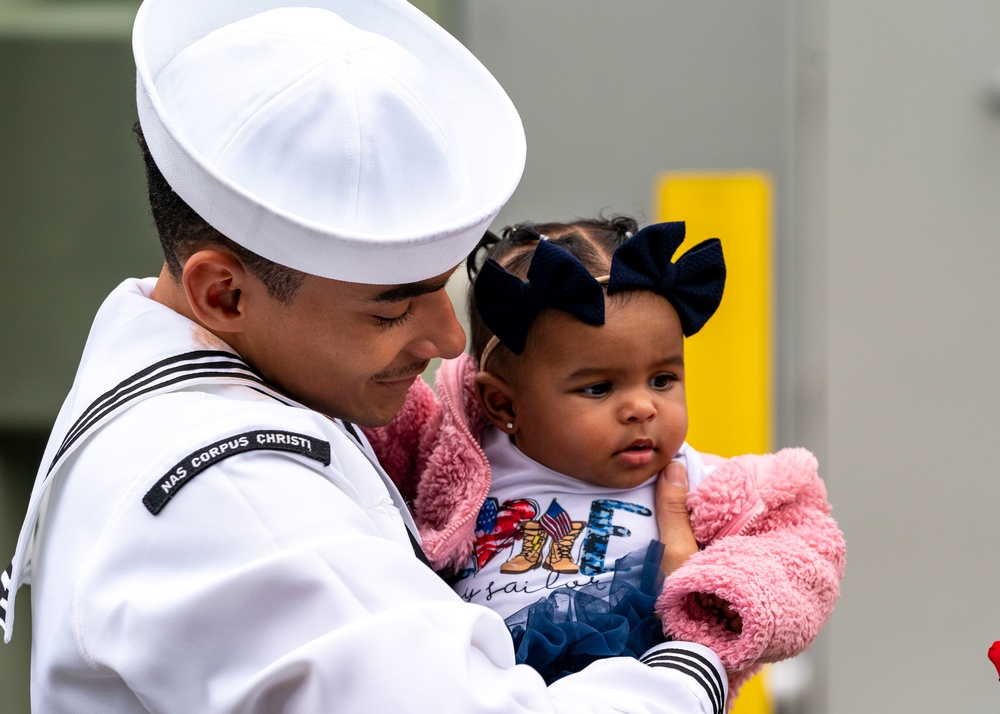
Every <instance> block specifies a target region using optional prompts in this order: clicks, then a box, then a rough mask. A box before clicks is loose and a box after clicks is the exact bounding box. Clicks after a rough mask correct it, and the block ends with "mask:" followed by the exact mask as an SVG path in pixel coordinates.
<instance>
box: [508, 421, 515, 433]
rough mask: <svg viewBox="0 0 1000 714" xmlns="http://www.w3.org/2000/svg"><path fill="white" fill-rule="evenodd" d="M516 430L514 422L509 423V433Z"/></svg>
mask: <svg viewBox="0 0 1000 714" xmlns="http://www.w3.org/2000/svg"><path fill="white" fill-rule="evenodd" d="M513 429H514V422H512V421H509V422H507V431H512V430H513Z"/></svg>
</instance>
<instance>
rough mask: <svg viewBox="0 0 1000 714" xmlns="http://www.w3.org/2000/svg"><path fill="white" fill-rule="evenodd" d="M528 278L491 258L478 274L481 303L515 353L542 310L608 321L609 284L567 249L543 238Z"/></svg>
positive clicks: (487, 319) (499, 336)
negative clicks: (606, 293)
mask: <svg viewBox="0 0 1000 714" xmlns="http://www.w3.org/2000/svg"><path fill="white" fill-rule="evenodd" d="M527 277H528V280H527V282H525V281H522V280H521V279H520V278H518V277H517V276H516V275H511V274H510V273H508V272H507V271H506V270H504V269H503V268H501V267H500V265H499V264H498V263H497V262H496V261H495V260H492V259H490V260H487V261H486V262H485V263H484V264H483V267H482V268H481V269H480V271H479V275H477V276H476V284H475V296H476V308H477V309H478V310H479V314H480V316H481V317H482V318H483V322H485V323H486V326H487V327H489V328H490V330H492V331H493V334H494V335H496V336H497V339H498V340H500V342H502V343H503V344H504V345H505V346H506V347H507V349H509V350H510V351H511V352H513V353H514V354H521V352H523V351H524V344H525V342H526V341H527V339H528V329H529V328H530V327H531V323H533V322H534V321H535V318H536V317H538V314H539V313H540V312H541V311H542V310H545V309H549V308H551V309H554V310H563V311H564V312H568V313H570V314H572V315H573V316H574V317H576V318H577V319H578V320H581V321H582V322H585V323H587V324H588V325H603V324H604V288H603V287H601V284H600V283H599V282H597V279H596V278H595V277H594V276H593V275H591V274H590V272H589V271H588V270H587V269H586V268H585V267H584V266H583V264H582V263H581V262H580V261H579V260H577V259H576V258H574V257H573V256H572V255H570V254H569V253H568V252H567V251H565V250H563V249H562V248H559V247H556V246H554V245H552V244H551V243H549V242H548V241H544V240H543V241H540V242H539V243H538V247H537V248H536V249H535V254H534V255H533V256H532V258H531V266H530V267H529V268H528V276H527Z"/></svg>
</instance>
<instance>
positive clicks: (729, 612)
mask: <svg viewBox="0 0 1000 714" xmlns="http://www.w3.org/2000/svg"><path fill="white" fill-rule="evenodd" d="M694 598H695V600H697V601H698V605H700V606H701V609H702V610H704V611H705V613H706V614H708V615H709V616H710V617H714V618H715V619H717V620H718V621H719V622H720V623H722V624H723V625H725V626H726V628H727V629H728V630H729V631H730V632H735V633H737V634H739V633H740V632H743V618H742V617H740V613H738V612H736V610H734V609H733V607H732V605H730V604H729V603H728V602H726V601H725V600H723V599H722V598H721V597H719V596H718V595H712V594H709V593H695V594H694Z"/></svg>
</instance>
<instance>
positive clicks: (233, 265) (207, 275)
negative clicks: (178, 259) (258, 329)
mask: <svg viewBox="0 0 1000 714" xmlns="http://www.w3.org/2000/svg"><path fill="white" fill-rule="evenodd" d="M182 281H183V283H184V293H185V294H186V295H187V300H188V305H189V306H190V307H191V310H192V312H193V313H194V316H195V317H196V318H197V319H198V321H199V322H201V323H202V324H203V325H204V326H205V327H207V328H208V329H209V330H211V331H213V332H242V331H243V325H244V323H245V322H246V303H247V297H248V296H245V295H244V294H243V293H244V291H245V290H246V289H247V288H248V287H251V290H252V286H250V285H249V282H250V281H249V280H248V275H247V270H246V268H245V267H244V266H243V263H241V262H240V261H239V260H237V259H236V257H235V256H233V255H231V254H230V253H227V252H224V251H221V250H214V249H206V250H199V251H198V252H197V253H194V254H192V255H191V256H190V257H189V258H188V259H187V260H186V261H185V262H184V274H183V277H182Z"/></svg>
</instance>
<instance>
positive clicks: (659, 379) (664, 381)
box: [649, 372, 677, 389]
mask: <svg viewBox="0 0 1000 714" xmlns="http://www.w3.org/2000/svg"><path fill="white" fill-rule="evenodd" d="M676 381H677V377H675V376H674V375H672V374H670V373H668V372H664V373H662V374H658V375H656V376H655V377H653V378H652V379H651V380H649V385H650V386H651V387H652V388H653V389H668V388H669V387H670V386H671V385H672V384H673V383H674V382H676Z"/></svg>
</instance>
